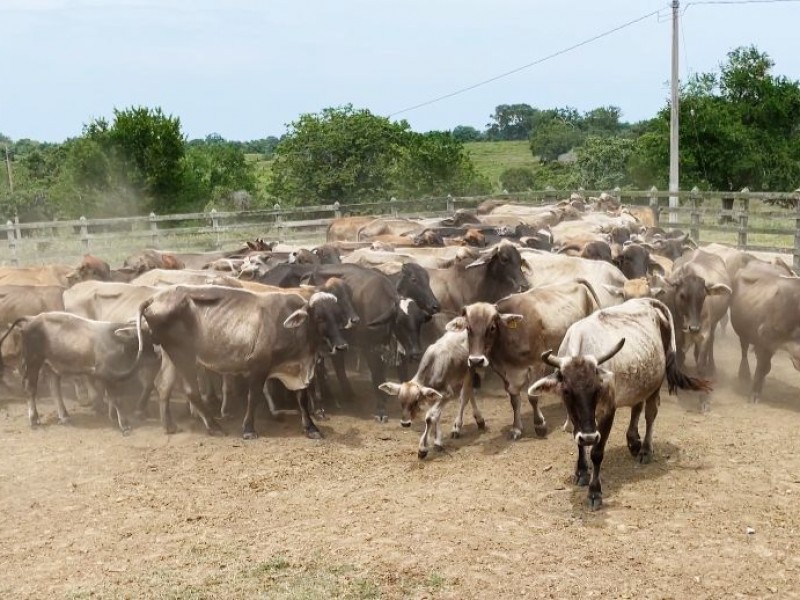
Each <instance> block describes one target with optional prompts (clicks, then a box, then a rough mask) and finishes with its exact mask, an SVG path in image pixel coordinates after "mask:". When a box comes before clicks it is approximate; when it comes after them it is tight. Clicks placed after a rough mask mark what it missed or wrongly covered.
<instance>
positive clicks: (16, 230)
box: [14, 215, 22, 240]
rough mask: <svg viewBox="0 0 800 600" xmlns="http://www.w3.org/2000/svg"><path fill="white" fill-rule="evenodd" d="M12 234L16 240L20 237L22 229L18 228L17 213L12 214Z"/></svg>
mask: <svg viewBox="0 0 800 600" xmlns="http://www.w3.org/2000/svg"><path fill="white" fill-rule="evenodd" d="M14 235H15V236H16V237H17V239H18V240H21V239H22V230H21V229H20V228H19V215H14Z"/></svg>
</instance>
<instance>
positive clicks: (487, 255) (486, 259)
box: [464, 246, 497, 269]
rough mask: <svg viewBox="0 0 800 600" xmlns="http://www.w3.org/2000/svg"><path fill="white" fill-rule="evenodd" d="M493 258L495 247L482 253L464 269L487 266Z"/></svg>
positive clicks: (495, 251) (495, 252) (495, 254)
mask: <svg viewBox="0 0 800 600" xmlns="http://www.w3.org/2000/svg"><path fill="white" fill-rule="evenodd" d="M495 256H497V246H495V247H494V248H492V249H491V250H487V251H486V252H483V253H482V254H481V256H480V257H479V258H478V259H477V260H474V261H472V262H471V263H469V264H468V265H467V266H466V267H464V268H465V269H472V268H473V267H480V266H482V265H488V264H489V263H490V262H492V259H493V258H494V257H495Z"/></svg>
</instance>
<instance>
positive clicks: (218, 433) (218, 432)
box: [208, 425, 225, 437]
mask: <svg viewBox="0 0 800 600" xmlns="http://www.w3.org/2000/svg"><path fill="white" fill-rule="evenodd" d="M208 435H210V436H212V437H224V436H225V432H224V431H222V429H221V428H220V427H219V425H218V426H216V427H212V428H211V429H209V430H208Z"/></svg>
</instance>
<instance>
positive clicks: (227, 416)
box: [217, 412, 231, 421]
mask: <svg viewBox="0 0 800 600" xmlns="http://www.w3.org/2000/svg"><path fill="white" fill-rule="evenodd" d="M217 418H218V419H221V420H223V421H227V420H228V419H230V418H231V413H224V412H221V413H219V416H218V417H217Z"/></svg>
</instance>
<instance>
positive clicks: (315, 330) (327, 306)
mask: <svg viewBox="0 0 800 600" xmlns="http://www.w3.org/2000/svg"><path fill="white" fill-rule="evenodd" d="M341 314H342V313H341V310H339V308H338V303H337V301H336V296H334V295H333V294H329V293H328V292H317V293H315V294H314V295H312V296H311V298H309V299H308V303H307V304H306V305H305V306H304V307H303V308H298V309H297V310H296V311H294V312H293V313H292V314H290V315H289V316H288V317H287V318H286V320H285V321H284V322H283V326H284V327H286V328H287V329H292V328H294V327H300V325H302V324H303V323H307V326H308V328H309V333H310V334H311V337H312V339H314V340H317V341H318V343H319V342H322V343H324V344H327V346H328V349H329V350H330V352H331V354H336V353H337V352H341V351H344V350H347V342H346V341H345V339H344V337H343V336H342V327H343V325H344V324H343V323H342V321H341ZM320 345H321V344H320Z"/></svg>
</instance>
